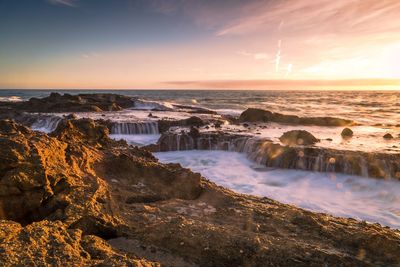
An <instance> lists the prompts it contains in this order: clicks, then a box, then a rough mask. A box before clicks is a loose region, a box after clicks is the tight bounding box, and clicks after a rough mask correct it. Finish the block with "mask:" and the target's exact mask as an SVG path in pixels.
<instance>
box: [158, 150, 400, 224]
mask: <svg viewBox="0 0 400 267" xmlns="http://www.w3.org/2000/svg"><path fill="white" fill-rule="evenodd" d="M156 157H157V158H159V159H160V161H161V162H165V163H180V164H181V165H182V166H183V167H186V168H190V169H191V170H193V171H194V172H199V173H201V174H202V175H203V176H204V177H206V178H208V179H209V180H211V181H213V182H215V183H216V184H218V185H221V186H224V187H227V188H229V189H232V190H234V191H236V192H239V193H244V194H251V195H258V196H265V197H269V198H272V199H274V200H278V201H280V202H283V203H287V204H293V205H296V206H298V207H301V208H305V209H308V210H311V211H316V212H324V213H329V214H332V215H335V216H341V217H351V218H356V219H360V220H366V221H368V222H378V223H380V224H382V225H386V226H390V227H393V228H399V229H400V183H399V182H398V181H390V180H389V181H388V180H378V179H371V178H365V177H357V176H352V175H345V174H338V173H318V172H309V171H298V170H282V169H267V168H265V167H262V166H259V165H256V164H255V163H253V162H251V161H249V160H248V159H246V156H245V155H244V154H240V153H236V152H226V151H181V152H160V153H156Z"/></svg>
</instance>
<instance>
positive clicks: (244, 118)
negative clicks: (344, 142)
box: [239, 108, 355, 126]
mask: <svg viewBox="0 0 400 267" xmlns="http://www.w3.org/2000/svg"><path fill="white" fill-rule="evenodd" d="M239 122H278V123H285V124H294V125H318V126H344V125H354V124H355V123H354V122H353V121H351V120H346V119H340V118H334V117H298V116H295V115H285V114H280V113H274V112H271V111H268V110H263V109H257V108H248V109H247V110H245V111H244V112H242V114H240V117H239Z"/></svg>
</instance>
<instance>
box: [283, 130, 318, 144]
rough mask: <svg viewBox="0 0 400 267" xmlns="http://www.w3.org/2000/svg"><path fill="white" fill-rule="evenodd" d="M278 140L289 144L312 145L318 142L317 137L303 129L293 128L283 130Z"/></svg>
mask: <svg viewBox="0 0 400 267" xmlns="http://www.w3.org/2000/svg"><path fill="white" fill-rule="evenodd" d="M279 140H280V141H281V142H282V143H283V144H285V145H289V146H293V145H294V146H297V145H305V146H308V145H314V144H315V143H317V142H319V139H317V138H315V136H314V135H312V134H311V133H309V132H307V131H304V130H293V131H288V132H285V133H284V134H283V135H282V136H281V137H280V138H279Z"/></svg>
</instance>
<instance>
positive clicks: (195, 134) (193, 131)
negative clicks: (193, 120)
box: [189, 126, 200, 138]
mask: <svg viewBox="0 0 400 267" xmlns="http://www.w3.org/2000/svg"><path fill="white" fill-rule="evenodd" d="M189 135H190V136H191V137H192V138H198V137H200V131H199V129H197V128H195V127H193V126H192V127H190V132H189Z"/></svg>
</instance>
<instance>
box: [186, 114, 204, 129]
mask: <svg viewBox="0 0 400 267" xmlns="http://www.w3.org/2000/svg"><path fill="white" fill-rule="evenodd" d="M185 125H186V126H196V127H200V126H203V125H204V121H203V120H202V119H200V118H199V117H196V116H192V117H190V118H188V119H186V120H185Z"/></svg>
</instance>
